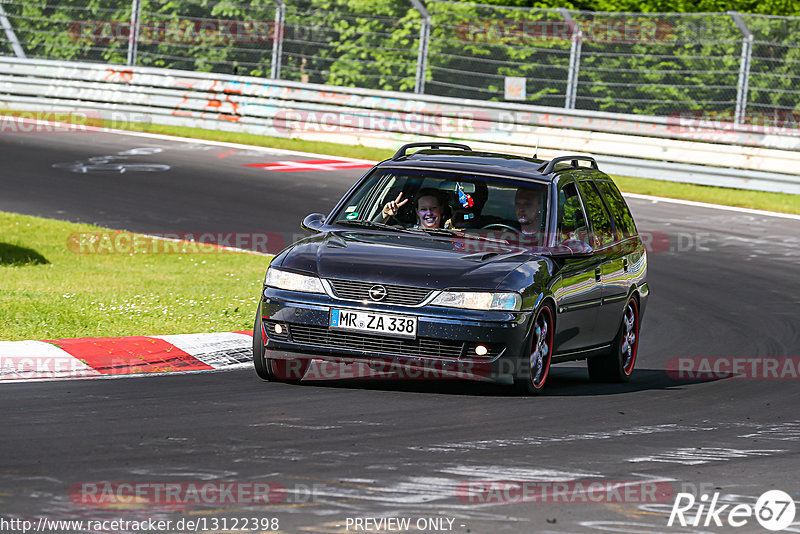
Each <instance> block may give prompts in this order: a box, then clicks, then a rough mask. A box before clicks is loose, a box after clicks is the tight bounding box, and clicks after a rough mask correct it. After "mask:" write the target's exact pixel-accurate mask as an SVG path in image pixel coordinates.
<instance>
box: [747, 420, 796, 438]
mask: <svg viewBox="0 0 800 534" xmlns="http://www.w3.org/2000/svg"><path fill="white" fill-rule="evenodd" d="M739 437H740V438H756V439H774V440H780V441H793V442H798V441H800V421H787V422H785V423H781V424H778V425H773V426H768V427H765V428H760V429H758V430H757V431H756V432H755V433H752V434H744V435H743V436H739Z"/></svg>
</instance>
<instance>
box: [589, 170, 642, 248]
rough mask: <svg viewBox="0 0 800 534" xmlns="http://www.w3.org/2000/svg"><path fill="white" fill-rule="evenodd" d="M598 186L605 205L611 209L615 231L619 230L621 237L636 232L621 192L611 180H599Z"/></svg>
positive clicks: (629, 235) (632, 234)
mask: <svg viewBox="0 0 800 534" xmlns="http://www.w3.org/2000/svg"><path fill="white" fill-rule="evenodd" d="M597 185H599V186H600V191H601V192H602V193H603V195H604V197H605V200H606V205H607V206H608V209H610V210H611V215H612V216H613V217H614V223H615V224H616V227H617V231H618V232H621V234H622V237H631V236H634V235H636V234H637V231H636V224H635V223H634V222H633V216H632V215H631V212H630V210H629V209H628V204H627V203H626V202H625V199H624V198H622V194H621V193H620V192H619V189H617V186H616V185H615V184H614V183H613V182H606V181H600V182H597Z"/></svg>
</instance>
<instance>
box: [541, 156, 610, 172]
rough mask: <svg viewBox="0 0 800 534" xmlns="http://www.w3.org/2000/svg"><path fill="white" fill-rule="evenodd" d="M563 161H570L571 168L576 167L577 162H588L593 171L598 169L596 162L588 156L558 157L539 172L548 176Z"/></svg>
mask: <svg viewBox="0 0 800 534" xmlns="http://www.w3.org/2000/svg"><path fill="white" fill-rule="evenodd" d="M564 161H571V162H572V166H573V167H578V161H589V162H591V164H592V168H593V169H595V170H597V169H599V167H598V166H597V162H596V161H595V160H594V158H592V157H590V156H558V157H557V158H553V159H551V160H550V161H549V162H548V163H547V165H545V167H544V170H543V171H541V172H542V174H550V173H551V172H553V169H555V168H556V164H558V163H562V162H564Z"/></svg>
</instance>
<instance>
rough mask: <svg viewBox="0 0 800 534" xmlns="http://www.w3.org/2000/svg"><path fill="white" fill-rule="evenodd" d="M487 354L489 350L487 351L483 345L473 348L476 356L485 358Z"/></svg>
mask: <svg viewBox="0 0 800 534" xmlns="http://www.w3.org/2000/svg"><path fill="white" fill-rule="evenodd" d="M488 352H489V349H487V348H486V346H485V345H478V346H477V347H475V354H477V355H478V356H486V354H487V353H488Z"/></svg>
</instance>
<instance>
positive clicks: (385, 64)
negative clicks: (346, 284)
mask: <svg viewBox="0 0 800 534" xmlns="http://www.w3.org/2000/svg"><path fill="white" fill-rule="evenodd" d="M798 35H800V18H791V17H771V16H762V15H751V14H741V15H740V14H738V13H706V14H652V13H647V14H645V13H598V12H586V11H569V10H564V9H533V8H511V7H498V6H487V5H480V4H469V3H464V2H456V1H450V0H427V1H425V2H423V1H421V0H382V1H380V2H379V1H377V0H223V1H221V2H220V1H216V0H215V1H210V0H181V1H180V2H175V1H173V0H0V55H7V56H17V57H27V58H39V59H59V60H74V61H91V62H103V63H111V64H122V65H141V66H153V67H163V68H172V69H185V70H196V71H203V72H219V73H230V74H233V75H250V76H260V77H264V78H277V79H283V80H293V81H299V82H310V83H321V84H331V85H338V86H355V87H363V88H367V89H383V90H393V91H404V92H416V93H424V94H429V95H439V96H448V97H456V98H464V99H467V98H469V99H477V100H495V101H504V100H506V101H512V102H521V103H528V104H536V105H542V106H552V107H565V108H575V109H585V110H600V111H609V112H617V113H632V114H647V115H660V116H677V117H680V120H690V121H691V120H696V121H709V120H711V121H728V122H739V123H745V124H751V125H757V126H764V127H785V128H796V127H797V126H798V125H797V124H796V122H797V121H796V120H795V119H796V118H797V117H799V116H800V115H798V111H800V109H798V108H800V90H798V89H797V88H796V87H797V86H798V84H797V80H798V79H800V40H799V39H798Z"/></svg>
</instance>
